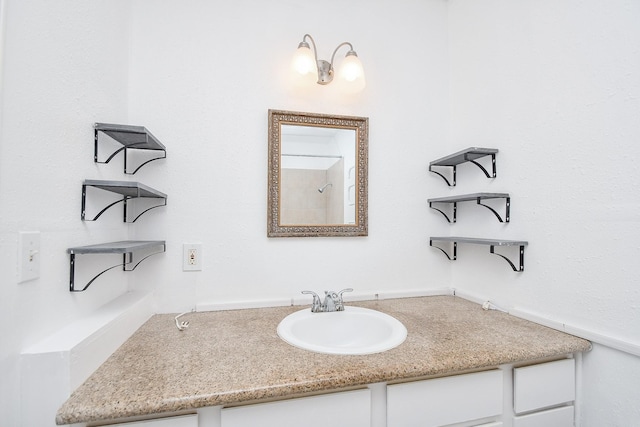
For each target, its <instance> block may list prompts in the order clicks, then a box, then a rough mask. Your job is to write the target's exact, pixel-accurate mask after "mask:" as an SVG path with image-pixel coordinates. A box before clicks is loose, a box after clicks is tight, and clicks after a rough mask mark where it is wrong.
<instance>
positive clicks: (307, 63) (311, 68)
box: [292, 34, 366, 92]
mask: <svg viewBox="0 0 640 427" xmlns="http://www.w3.org/2000/svg"><path fill="white" fill-rule="evenodd" d="M307 39H308V40H310V41H311V45H312V46H313V52H311V48H310V46H309V43H308V42H307ZM342 46H349V51H348V52H347V54H346V55H345V58H344V60H343V61H342V64H341V66H340V68H339V70H338V78H339V79H340V80H342V81H343V82H344V83H346V85H345V87H347V88H348V90H349V91H350V92H359V91H361V90H362V89H364V87H365V85H366V82H365V79H364V69H363V68H362V62H360V58H358V54H357V53H356V52H355V50H353V46H352V45H351V43H349V42H343V43H340V44H339V45H338V47H336V48H335V50H334V51H333V54H332V55H331V61H330V62H327V61H325V60H323V59H318V51H317V49H316V43H315V41H314V40H313V37H311V36H310V35H309V34H305V35H304V37H303V38H302V41H301V42H300V44H299V45H298V50H296V53H295V55H294V57H293V62H292V66H293V69H294V70H295V71H296V72H297V73H299V74H301V75H303V76H304V75H307V74H310V73H314V74H317V83H318V84H321V85H327V84H329V83H331V82H332V81H333V77H334V74H335V71H334V66H333V61H334V59H335V56H336V53H337V52H338V49H340V48H341V47H342Z"/></svg>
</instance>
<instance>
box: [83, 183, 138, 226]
mask: <svg viewBox="0 0 640 427" xmlns="http://www.w3.org/2000/svg"><path fill="white" fill-rule="evenodd" d="M86 199H87V186H86V185H83V186H82V210H81V211H80V219H82V220H83V221H95V220H97V219H98V218H100V215H102V214H103V213H104V212H105V211H106V210H107V209H109V208H110V207H111V206H113V205H117V204H118V203H124V204H125V207H124V208H125V212H126V209H127V206H126V204H127V203H126V201H127V198H126V197H125V198H123V199H120V200H116V201H115V202H113V203H110V204H108V205H107V206H106V207H105V208H104V209H102V210H101V211H100V212H98V215H96V216H95V217H93V219H86ZM125 217H126V213H125ZM136 219H137V218H136Z"/></svg>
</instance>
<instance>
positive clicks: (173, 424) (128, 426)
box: [105, 414, 198, 427]
mask: <svg viewBox="0 0 640 427" xmlns="http://www.w3.org/2000/svg"><path fill="white" fill-rule="evenodd" d="M112 426H113V427H198V415H196V414H193V415H180V416H177V417H169V418H158V419H157V420H147V421H136V422H132V423H124V424H113V425H112ZM105 427H109V426H105Z"/></svg>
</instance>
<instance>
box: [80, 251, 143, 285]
mask: <svg viewBox="0 0 640 427" xmlns="http://www.w3.org/2000/svg"><path fill="white" fill-rule="evenodd" d="M127 256H128V257H129V260H128V261H127ZM69 257H70V268H71V271H70V274H69V277H70V279H69V291H70V292H84V291H86V290H87V288H89V286H91V284H92V283H93V282H94V281H95V280H96V279H97V278H98V277H100V276H102V275H103V274H104V273H106V272H107V271H109V270H113V269H114V268H116V267H120V266H122V267H124V266H125V265H126V264H130V263H131V259H132V254H131V252H127V253H124V254H122V263H121V264H116V265H113V266H111V267H109V268H107V269H106V270H103V271H101V272H100V273H98V274H97V275H96V276H94V278H93V279H91V280H89V283H87V284H86V285H85V286H84V288H82V289H76V288H75V283H74V282H75V263H76V255H75V254H71V255H69Z"/></svg>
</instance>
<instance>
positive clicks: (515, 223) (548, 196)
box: [449, 0, 640, 426]
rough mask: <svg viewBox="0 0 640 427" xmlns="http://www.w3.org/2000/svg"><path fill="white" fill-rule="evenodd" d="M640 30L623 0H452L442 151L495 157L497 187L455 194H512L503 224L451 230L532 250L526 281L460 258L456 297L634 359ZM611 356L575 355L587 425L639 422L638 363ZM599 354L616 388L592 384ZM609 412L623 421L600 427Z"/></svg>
mask: <svg viewBox="0 0 640 427" xmlns="http://www.w3.org/2000/svg"><path fill="white" fill-rule="evenodd" d="M638 22H640V3H639V2H637V1H625V0H617V1H612V2H600V1H593V0H590V1H570V0H567V1H521V2H512V1H508V0H505V1H501V0H497V1H494V0H491V1H482V2H477V1H467V0H454V1H452V2H450V8H449V40H450V42H449V52H450V58H451V60H450V71H451V73H450V76H451V105H452V110H451V119H452V120H451V138H450V139H451V144H452V146H454V147H460V148H463V147H466V146H472V145H478V146H489V147H495V148H499V149H500V153H499V154H498V177H497V178H496V179H495V180H487V179H485V178H483V177H481V174H480V171H479V170H477V169H476V168H475V167H473V166H472V165H471V166H470V167H468V168H464V169H463V168H461V170H460V174H459V176H458V182H459V189H458V190H457V191H460V192H470V191H496V192H502V191H505V192H510V193H511V195H512V199H511V201H512V206H511V208H512V210H511V214H512V215H511V223H510V224H507V225H504V224H499V223H498V222H497V221H496V220H495V219H494V218H493V216H492V215H491V213H490V212H488V211H486V210H484V209H481V208H479V207H476V206H473V205H472V204H466V205H465V206H463V207H462V209H461V210H460V211H459V212H458V217H459V220H458V224H456V225H455V226H454V227H451V230H452V231H453V232H454V233H455V234H467V235H471V236H482V237H484V236H486V237H500V238H505V239H524V240H528V241H529V246H528V248H527V249H526V252H525V272H524V273H522V274H517V273H514V272H512V271H511V270H509V267H508V265H507V264H506V263H505V262H504V261H503V260H501V259H500V258H498V257H495V256H491V255H489V254H488V250H487V249H486V248H475V247H467V246H465V247H462V248H461V249H460V251H459V260H458V261H457V264H456V265H455V266H454V267H453V268H452V271H453V283H452V284H453V287H455V288H458V289H462V290H464V291H466V292H469V293H475V294H477V295H483V296H484V297H485V298H489V299H492V300H494V301H495V302H496V303H497V304H498V305H500V306H502V307H505V308H508V309H510V308H516V309H523V310H528V311H532V312H536V313H538V314H539V315H541V316H543V317H546V318H548V319H553V320H555V321H556V322H557V323H559V324H568V325H573V326H575V327H580V328H583V329H587V330H590V331H592V332H596V333H600V334H603V335H605V336H609V337H613V338H616V339H618V340H621V341H626V342H629V343H631V344H634V345H635V348H636V349H638V348H639V346H640V323H639V322H638V318H639V317H638V316H639V309H640V288H638V285H637V284H638V272H637V268H636V265H637V260H638V257H639V256H640V246H638V243H637V242H638V240H639V238H640V227H639V225H640V214H639V212H640V209H639V208H640V193H639V192H638V183H639V182H640V169H639V168H638V167H637V162H636V160H635V159H636V158H637V157H638V155H639V154H640V146H639V145H638V141H639V140H640V121H638V117H640V53H639V52H640V27H639V26H638ZM636 351H637V350H636ZM615 353H616V352H615V351H612V350H608V351H606V350H605V349H603V348H602V347H597V348H596V349H595V350H594V351H593V353H591V354H587V355H586V356H585V362H586V366H587V370H588V371H589V372H586V376H585V384H584V386H585V387H584V389H585V393H586V395H585V396H586V397H587V399H585V402H584V408H585V411H587V412H586V414H587V415H588V416H587V417H586V418H585V420H584V422H583V426H599V425H631V424H638V423H640V419H639V418H638V412H637V408H634V406H637V405H630V404H629V402H630V401H629V400H628V399H627V397H628V396H633V397H634V398H635V401H636V402H637V401H638V400H639V399H640V396H639V395H638V390H637V387H636V386H635V385H633V384H635V383H634V382H633V381H631V380H630V379H627V378H626V377H625V375H635V373H637V372H638V371H639V370H640V359H639V358H638V357H633V356H629V357H623V356H621V355H615ZM607 355H609V356H610V357H612V358H615V360H619V363H620V364H621V365H620V369H613V370H609V369H608V368H610V367H607V368H606V369H607V372H610V373H611V375H612V377H611V378H616V380H615V381H606V382H600V381H596V380H595V379H596V378H597V375H595V372H593V371H592V370H595V369H600V368H602V369H605V368H604V367H603V366H601V364H602V363H605V364H606V362H604V361H605V360H606V359H607ZM625 371H626V372H627V374H624V373H623V372H625ZM612 402H617V403H615V405H613V404H611V403H612ZM586 408H589V409H588V410H587V409H586ZM614 409H615V411H616V412H617V415H616V417H615V418H614V419H617V420H624V419H625V416H626V417H628V419H627V420H626V422H622V421H620V423H618V424H616V423H615V422H612V421H611V420H610V419H608V418H607V414H609V413H610V411H613V410H614ZM611 413H613V412H611ZM632 420H633V421H632ZM634 421H635V422H634Z"/></svg>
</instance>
